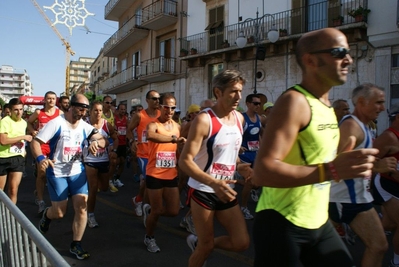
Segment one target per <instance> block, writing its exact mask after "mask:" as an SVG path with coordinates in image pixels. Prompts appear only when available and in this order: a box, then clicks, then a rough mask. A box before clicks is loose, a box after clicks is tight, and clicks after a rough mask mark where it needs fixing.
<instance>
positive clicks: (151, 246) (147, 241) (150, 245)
mask: <svg viewBox="0 0 399 267" xmlns="http://www.w3.org/2000/svg"><path fill="white" fill-rule="evenodd" d="M147 205H148V204H147ZM144 245H146V246H147V250H148V251H149V252H152V253H156V252H160V251H161V249H160V248H159V247H158V245H157V243H156V242H155V238H148V237H147V236H144Z"/></svg>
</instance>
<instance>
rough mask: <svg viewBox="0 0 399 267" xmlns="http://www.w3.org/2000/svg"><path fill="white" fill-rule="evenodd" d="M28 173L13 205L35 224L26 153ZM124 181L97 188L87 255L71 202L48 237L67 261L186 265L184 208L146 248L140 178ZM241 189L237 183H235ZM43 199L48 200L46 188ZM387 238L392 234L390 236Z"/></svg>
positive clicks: (223, 258) (224, 260)
mask: <svg viewBox="0 0 399 267" xmlns="http://www.w3.org/2000/svg"><path fill="white" fill-rule="evenodd" d="M26 173H27V176H26V177H24V178H23V180H22V182H21V185H20V189H19V193H18V203H17V206H18V207H19V208H20V209H21V210H22V212H23V213H24V214H25V215H26V216H27V217H28V218H29V219H30V220H31V221H32V223H33V224H34V225H38V222H39V220H40V217H39V216H38V215H37V206H36V205H35V203H34V195H33V190H34V187H35V178H34V177H33V168H32V166H31V160H30V159H28V164H27V171H26ZM121 181H122V182H123V183H124V184H125V186H124V187H122V188H120V189H119V192H117V193H111V192H109V191H108V192H100V193H98V197H97V204H96V210H95V215H96V219H97V222H98V223H99V225H100V226H99V227H98V228H94V229H91V228H89V227H87V228H86V232H85V235H84V237H83V240H82V246H83V248H84V249H86V250H88V251H89V253H90V255H91V257H90V258H89V259H86V260H77V259H76V258H75V256H74V255H72V254H70V252H69V245H70V242H71V241H72V228H71V225H72V219H73V209H72V206H71V205H69V207H68V212H67V214H66V216H65V217H64V218H62V219H59V220H53V221H52V223H51V225H50V230H49V231H48V232H47V233H46V234H45V237H46V238H47V240H48V241H49V242H50V243H51V244H52V245H53V246H54V247H55V249H56V250H57V251H59V253H60V254H61V255H62V256H63V257H64V258H65V260H66V261H67V262H68V263H69V264H70V265H71V266H77V267H92V266H96V267H97V266H121V267H122V266H138V267H145V266H151V267H153V266H163V267H172V266H173V267H176V266H187V261H188V258H189V256H190V253H191V250H190V249H189V248H188V246H187V244H186V237H187V236H188V232H187V231H186V230H185V229H182V228H180V227H179V222H180V219H181V218H182V217H183V216H184V215H185V213H186V212H187V208H185V209H182V210H181V211H180V213H179V215H178V216H177V217H174V218H161V219H160V221H159V223H158V227H157V230H156V233H155V238H156V240H157V244H158V246H159V247H160V248H161V252H160V253H150V252H148V251H147V249H146V246H145V245H144V244H143V239H144V234H145V229H144V226H143V223H142V218H141V217H136V216H135V214H134V210H133V206H132V200H131V198H132V196H133V195H135V194H137V192H138V187H139V184H138V183H137V182H135V181H134V179H133V173H132V169H131V168H129V169H126V168H125V171H124V173H123V175H122V177H121ZM237 189H238V190H237V191H238V192H241V187H239V186H238V187H237ZM45 201H46V203H47V204H50V201H49V197H48V193H47V191H46V194H45ZM249 209H250V210H251V211H252V212H253V211H254V209H255V202H253V201H252V200H250V201H249ZM252 225H253V221H251V220H250V221H247V226H248V231H249V233H250V235H252ZM215 228H216V231H215V232H216V234H217V235H219V234H222V233H223V229H222V228H221V227H220V226H219V225H218V224H217V222H216V223H215ZM388 239H389V240H390V239H391V237H390V236H388ZM348 247H349V249H350V251H351V253H352V254H353V257H354V258H355V260H356V263H357V266H360V260H361V256H362V253H363V250H364V246H363V244H362V242H361V241H360V240H359V238H357V242H356V244H355V245H354V246H348ZM253 255H254V247H253V244H252V243H251V246H250V248H249V249H248V250H247V251H245V252H243V253H231V252H225V251H221V250H215V251H214V252H213V253H212V254H211V256H210V258H209V259H208V262H207V267H212V266H229V267H245V266H252V264H253ZM391 255H392V248H391V247H390V250H389V252H388V253H387V254H386V257H385V259H384V263H383V266H388V264H389V261H390V259H391V257H392V256H391Z"/></svg>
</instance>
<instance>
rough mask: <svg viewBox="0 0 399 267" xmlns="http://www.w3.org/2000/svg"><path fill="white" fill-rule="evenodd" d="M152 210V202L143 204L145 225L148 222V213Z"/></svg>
mask: <svg viewBox="0 0 399 267" xmlns="http://www.w3.org/2000/svg"><path fill="white" fill-rule="evenodd" d="M150 212H151V206H150V204H147V203H146V204H144V205H143V223H144V227H147V225H146V222H147V217H148V214H150Z"/></svg>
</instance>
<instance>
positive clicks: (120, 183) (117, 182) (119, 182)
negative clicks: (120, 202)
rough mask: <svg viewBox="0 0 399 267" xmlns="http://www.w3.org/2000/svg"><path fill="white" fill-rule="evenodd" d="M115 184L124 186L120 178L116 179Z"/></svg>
mask: <svg viewBox="0 0 399 267" xmlns="http://www.w3.org/2000/svg"><path fill="white" fill-rule="evenodd" d="M114 185H115V186H116V187H123V186H124V184H123V183H122V182H121V180H119V179H116V180H114Z"/></svg>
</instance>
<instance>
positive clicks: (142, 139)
mask: <svg viewBox="0 0 399 267" xmlns="http://www.w3.org/2000/svg"><path fill="white" fill-rule="evenodd" d="M141 143H147V130H144V131H143V132H142V133H141Z"/></svg>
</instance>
